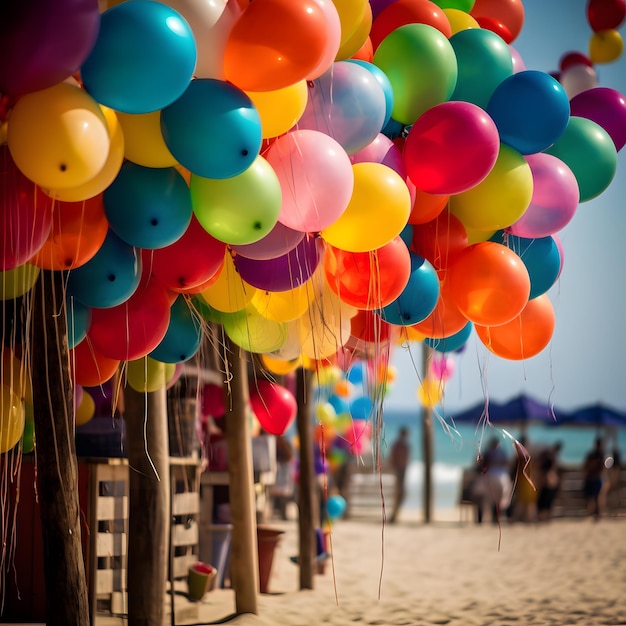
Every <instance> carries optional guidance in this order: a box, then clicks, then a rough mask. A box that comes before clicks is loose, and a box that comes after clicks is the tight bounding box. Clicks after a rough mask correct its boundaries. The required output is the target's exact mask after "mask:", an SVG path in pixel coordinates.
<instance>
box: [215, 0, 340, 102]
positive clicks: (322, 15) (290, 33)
mask: <svg viewBox="0 0 626 626" xmlns="http://www.w3.org/2000/svg"><path fill="white" fill-rule="evenodd" d="M327 27H328V18H327V16H326V11H325V10H324V9H323V8H322V7H321V6H320V5H319V4H318V3H317V2H313V1H311V0H261V1H260V2H256V0H255V3H254V4H253V3H250V4H248V5H246V7H245V9H244V10H243V12H242V14H241V16H240V17H239V19H238V20H237V21H236V22H235V24H234V25H233V28H232V30H231V31H230V34H229V36H228V39H227V41H226V48H225V50H224V77H225V80H227V81H229V82H231V83H233V84H234V85H236V86H237V87H239V88H240V89H244V90H246V91H273V90H275V89H282V88H284V87H288V86H289V85H293V84H294V83H296V82H298V81H300V80H302V79H304V78H306V77H307V76H308V75H309V74H310V73H311V72H312V71H313V70H314V69H315V68H317V67H318V65H319V63H320V60H321V59H322V58H323V57H324V56H325V53H326V50H327V47H328V44H329V35H328V31H327Z"/></svg>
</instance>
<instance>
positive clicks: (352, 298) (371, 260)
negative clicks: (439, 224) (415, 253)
mask: <svg viewBox="0 0 626 626" xmlns="http://www.w3.org/2000/svg"><path fill="white" fill-rule="evenodd" d="M324 275H325V277H326V281H327V283H328V286H329V287H330V288H331V289H332V291H333V292H334V293H335V294H336V295H337V297H338V298H339V299H340V300H342V301H343V302H345V303H346V304H349V305H351V306H353V307H355V308H357V309H365V310H373V309H380V308H382V307H385V306H387V305H388V304H390V303H391V302H393V301H394V300H396V298H398V297H399V296H400V294H401V293H402V292H403V290H404V289H405V288H406V286H407V282H408V281H409V277H410V275H411V258H410V253H409V250H408V248H407V247H406V245H405V244H404V242H403V241H402V240H401V239H400V238H399V237H396V238H395V239H392V240H391V241H390V242H389V243H387V244H385V245H384V246H382V247H380V248H378V249H376V250H373V251H371V252H346V251H345V250H341V249H339V248H334V247H332V246H329V247H328V249H327V250H326V254H325V255H324Z"/></svg>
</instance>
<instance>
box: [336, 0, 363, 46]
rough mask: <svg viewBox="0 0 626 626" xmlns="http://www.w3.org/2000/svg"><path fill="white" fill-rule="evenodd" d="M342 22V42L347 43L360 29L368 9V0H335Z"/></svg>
mask: <svg viewBox="0 0 626 626" xmlns="http://www.w3.org/2000/svg"><path fill="white" fill-rule="evenodd" d="M333 4H334V5H335V8H336V9H337V14H338V15H339V22H340V24H341V43H342V44H343V43H345V42H346V41H347V40H348V39H349V38H350V37H351V36H352V35H353V34H354V32H355V31H356V30H357V29H358V27H359V24H360V23H361V22H362V21H363V16H364V14H365V13H366V11H367V10H368V6H367V5H368V2H367V0H333Z"/></svg>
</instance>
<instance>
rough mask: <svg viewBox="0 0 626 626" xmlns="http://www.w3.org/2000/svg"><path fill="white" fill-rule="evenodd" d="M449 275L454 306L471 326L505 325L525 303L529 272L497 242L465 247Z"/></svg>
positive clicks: (528, 287) (450, 269)
mask: <svg viewBox="0 0 626 626" xmlns="http://www.w3.org/2000/svg"><path fill="white" fill-rule="evenodd" d="M448 274H449V276H448V278H449V279H450V293H451V296H452V299H453V301H454V303H455V304H456V306H457V307H458V308H459V310H460V311H461V313H463V315H465V317H466V318H467V319H468V320H470V321H471V322H474V324H480V325H482V326H498V325H500V324H506V323H507V322H510V321H511V320H512V319H513V318H514V317H515V316H516V315H519V313H520V312H521V310H522V309H523V308H524V306H525V305H526V303H527V302H528V297H529V295H530V278H529V276H528V271H527V269H526V267H525V265H524V263H523V261H522V260H521V259H520V258H519V256H518V255H517V254H515V253H514V252H512V251H511V250H509V249H508V248H507V247H506V246H503V245H501V244H499V243H495V242H492V241H485V242H482V243H477V244H474V245H472V246H470V247H469V248H466V249H465V250H464V251H463V252H462V253H461V254H460V255H459V258H458V259H457V261H456V262H455V263H454V264H453V265H452V266H450V268H449V269H448Z"/></svg>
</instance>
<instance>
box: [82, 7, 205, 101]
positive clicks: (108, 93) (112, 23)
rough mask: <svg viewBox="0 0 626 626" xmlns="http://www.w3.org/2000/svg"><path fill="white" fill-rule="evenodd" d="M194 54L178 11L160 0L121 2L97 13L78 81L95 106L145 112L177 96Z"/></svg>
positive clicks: (190, 33)
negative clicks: (97, 29) (94, 31)
mask: <svg viewBox="0 0 626 626" xmlns="http://www.w3.org/2000/svg"><path fill="white" fill-rule="evenodd" d="M196 56H197V51H196V41H195V39H194V35H193V31H192V30H191V27H190V26H189V24H188V23H187V21H186V20H185V19H184V18H183V17H182V15H180V13H178V12H177V11H175V10H174V9H172V8H170V7H168V6H167V5H166V4H162V3H160V2H150V1H148V0H133V1H132V2H122V3H121V4H118V5H116V6H114V7H111V8H110V9H108V10H107V11H105V12H104V13H103V14H102V16H101V19H100V32H99V35H98V39H97V40H96V43H95V45H94V47H93V49H92V50H91V53H90V54H89V56H88V57H87V58H86V59H85V62H84V63H83V65H82V67H81V69H80V74H81V80H82V81H83V85H84V86H85V89H86V90H87V92H88V93H89V94H90V95H91V96H92V97H93V98H94V99H95V100H97V101H98V102H100V103H101V104H104V105H106V106H108V107H111V108H112V109H115V110H117V111H122V112H124V113H150V112H152V111H158V110H159V109H162V108H163V107H165V106H167V105H168V104H171V103H172V102H174V100H176V99H177V98H179V97H180V96H181V95H182V93H183V92H184V91H185V89H186V88H187V85H189V81H190V80H191V78H192V76H193V72H194V70H195V67H196Z"/></svg>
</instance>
